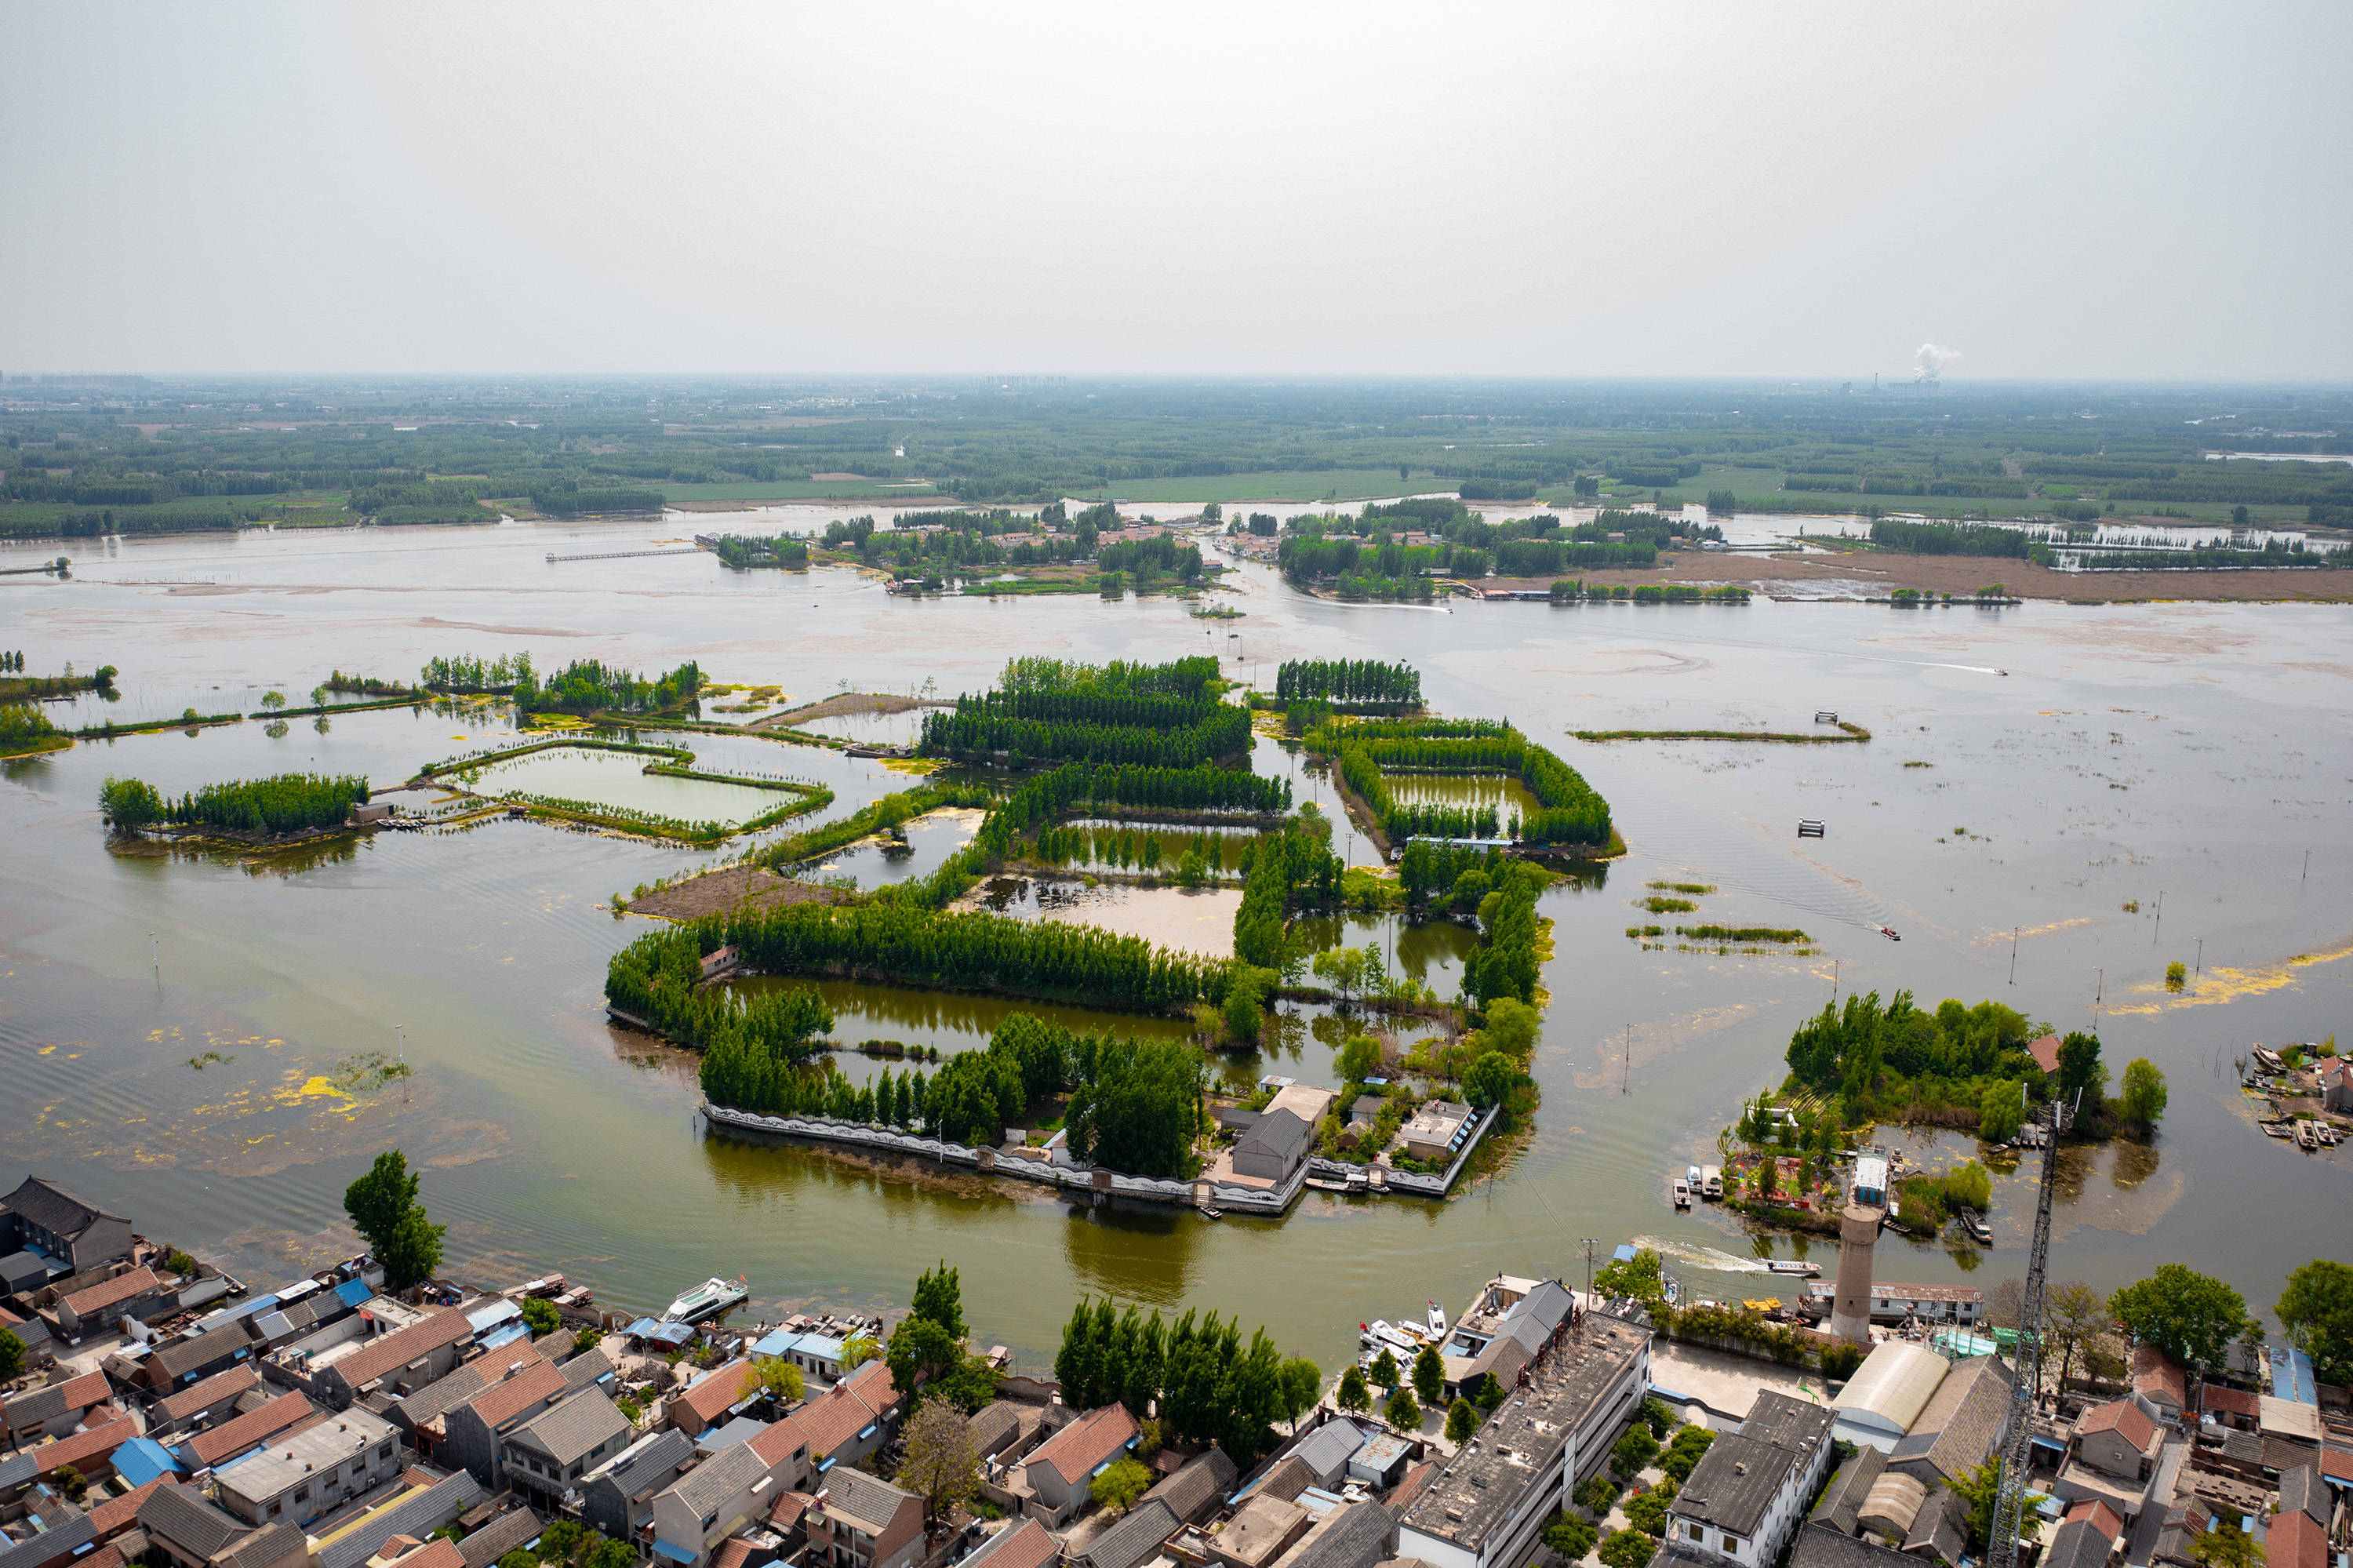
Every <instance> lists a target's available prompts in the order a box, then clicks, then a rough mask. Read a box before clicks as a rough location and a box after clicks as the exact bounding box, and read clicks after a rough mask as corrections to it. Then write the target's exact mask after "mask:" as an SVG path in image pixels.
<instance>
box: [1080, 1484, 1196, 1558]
mask: <svg viewBox="0 0 2353 1568" xmlns="http://www.w3.org/2000/svg"><path fill="white" fill-rule="evenodd" d="M1181 1522H1182V1521H1180V1520H1178V1519H1177V1517H1176V1515H1175V1514H1174V1513H1172V1512H1170V1511H1169V1509H1168V1505H1167V1504H1166V1503H1164V1502H1162V1501H1161V1500H1160V1499H1157V1498H1152V1497H1147V1498H1145V1499H1144V1500H1143V1501H1142V1502H1139V1503H1137V1504H1136V1505H1135V1506H1134V1508H1132V1509H1130V1510H1127V1517H1126V1518H1124V1519H1123V1520H1120V1521H1119V1522H1118V1523H1117V1524H1114V1525H1113V1526H1112V1527H1111V1528H1110V1529H1109V1530H1106V1531H1103V1532H1101V1533H1100V1534H1098V1535H1097V1536H1095V1538H1094V1539H1093V1540H1092V1541H1090V1542H1087V1549H1086V1551H1084V1552H1082V1553H1080V1554H1079V1557H1078V1559H1077V1561H1078V1562H1079V1563H1083V1564H1085V1565H1086V1568H1138V1565H1139V1564H1141V1563H1149V1562H1151V1561H1152V1559H1153V1558H1154V1557H1155V1556H1156V1555H1157V1554H1158V1553H1159V1551H1160V1548H1161V1547H1162V1546H1163V1545H1165V1544H1166V1542H1167V1540H1168V1538H1169V1537H1170V1536H1172V1535H1174V1534H1176V1530H1177V1527H1178V1525H1179V1524H1180V1523H1181Z"/></svg>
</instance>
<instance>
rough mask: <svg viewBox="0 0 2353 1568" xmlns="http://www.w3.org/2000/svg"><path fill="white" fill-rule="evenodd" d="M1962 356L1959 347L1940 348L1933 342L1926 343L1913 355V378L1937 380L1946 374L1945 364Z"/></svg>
mask: <svg viewBox="0 0 2353 1568" xmlns="http://www.w3.org/2000/svg"><path fill="white" fill-rule="evenodd" d="M1960 356H1961V351H1960V350H1959V349H1957V348H1939V347H1938V346H1937V345H1936V344H1933V343H1924V344H1921V345H1920V347H1919V351H1918V352H1917V353H1915V354H1914V355H1913V356H1912V379H1913V380H1915V381H1935V380H1936V379H1938V378H1939V377H1941V376H1943V375H1944V374H1945V366H1947V365H1950V364H1951V363H1952V362H1953V361H1955V360H1957V359H1958V358H1960Z"/></svg>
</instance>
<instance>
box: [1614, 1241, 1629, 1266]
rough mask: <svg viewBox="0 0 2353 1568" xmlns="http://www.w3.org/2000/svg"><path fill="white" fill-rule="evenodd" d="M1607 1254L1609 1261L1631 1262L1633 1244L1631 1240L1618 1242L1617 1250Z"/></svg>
mask: <svg viewBox="0 0 2353 1568" xmlns="http://www.w3.org/2000/svg"><path fill="white" fill-rule="evenodd" d="M1609 1256H1610V1259H1611V1261H1613V1262H1616V1263H1631V1262H1633V1261H1634V1244H1633V1243H1632V1242H1620V1243H1619V1244H1618V1250H1617V1251H1616V1252H1613V1253H1611V1254H1610V1255H1609Z"/></svg>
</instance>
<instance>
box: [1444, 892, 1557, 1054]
mask: <svg viewBox="0 0 2353 1568" xmlns="http://www.w3.org/2000/svg"><path fill="white" fill-rule="evenodd" d="M1493 881H1494V886H1493V890H1492V891H1490V892H1488V893H1487V894H1485V895H1483V896H1482V897H1481V898H1480V900H1479V905H1478V910H1479V925H1480V927H1481V935H1482V937H1483V938H1484V940H1482V942H1481V944H1480V945H1479V946H1478V947H1476V948H1472V950H1471V952H1470V954H1469V956H1467V957H1466V958H1465V959H1463V960H1462V993H1463V994H1464V995H1465V996H1468V997H1470V998H1471V999H1472V1001H1474V1002H1476V1003H1478V1004H1480V1005H1481V1006H1489V1005H1491V1004H1493V1002H1495V1001H1499V1000H1502V999H1506V998H1508V999H1510V1000H1513V1001H1519V1002H1523V1003H1533V1002H1534V1001H1535V995H1536V979H1537V975H1538V973H1539V971H1540V970H1541V969H1542V968H1543V965H1542V962H1541V960H1540V959H1539V958H1538V957H1537V953H1536V938H1537V936H1538V934H1539V933H1538V929H1537V926H1536V891H1537V889H1538V887H1539V886H1540V885H1541V883H1540V881H1539V878H1538V874H1537V873H1536V871H1535V868H1534V867H1533V866H1530V865H1529V864H1527V863H1525V861H1513V862H1511V863H1508V864H1506V865H1504V867H1503V868H1502V869H1501V870H1499V871H1498V872H1496V873H1495V874H1494V878H1493ZM1523 1065H1525V1064H1523Z"/></svg>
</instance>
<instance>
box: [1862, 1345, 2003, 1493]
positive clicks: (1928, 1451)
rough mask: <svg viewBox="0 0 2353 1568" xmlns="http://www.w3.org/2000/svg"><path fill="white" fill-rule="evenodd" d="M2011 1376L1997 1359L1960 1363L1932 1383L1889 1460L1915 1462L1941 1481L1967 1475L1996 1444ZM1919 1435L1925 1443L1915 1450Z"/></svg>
mask: <svg viewBox="0 0 2353 1568" xmlns="http://www.w3.org/2000/svg"><path fill="white" fill-rule="evenodd" d="M2012 1377H2013V1374H2012V1373H2011V1372H2010V1367H2009V1365H2008V1364H2007V1363H2005V1362H2004V1361H2002V1359H2001V1358H2000V1356H1978V1357H1974V1358H1972V1359H1970V1360H1968V1361H1963V1362H1962V1363H1961V1364H1960V1365H1958V1366H1957V1367H1955V1368H1954V1369H1953V1370H1952V1371H1951V1372H1949V1373H1947V1375H1946V1377H1945V1381H1944V1382H1943V1383H1938V1384H1937V1385H1936V1393H1934V1394H1932V1395H1930V1396H1929V1399H1928V1404H1927V1405H1926V1408H1925V1409H1923V1410H1922V1411H1921V1412H1920V1416H1919V1419H1918V1420H1916V1421H1915V1422H1913V1424H1912V1431H1911V1433H1910V1435H1909V1436H1907V1437H1906V1438H1905V1440H1904V1442H1902V1443H1900V1444H1898V1445H1897V1446H1896V1451H1895V1453H1894V1455H1893V1456H1892V1457H1893V1458H1894V1460H1896V1461H1898V1462H1901V1461H1903V1460H1906V1459H1914V1458H1917V1459H1921V1460H1923V1461H1925V1463H1926V1466H1927V1467H1929V1468H1931V1469H1933V1470H1935V1471H1936V1474H1937V1475H1939V1476H1941V1477H1943V1478H1944V1479H1945V1480H1946V1481H1947V1483H1950V1482H1953V1481H1956V1480H1958V1479H1960V1478H1963V1477H1965V1476H1967V1475H1968V1473H1969V1472H1970V1471H1972V1470H1974V1469H1976V1468H1977V1467H1978V1466H1979V1465H1981V1464H1983V1463H1984V1462H1985V1459H1986V1456H1988V1455H1989V1454H1991V1453H1992V1452H1993V1447H1994V1445H1995V1444H1996V1443H1998V1442H2000V1440H2001V1428H2002V1424H2003V1422H2004V1420H2005V1419H2006V1418H2007V1416H2008V1415H2009V1413H2010V1384H2011V1382H2012ZM1924 1437H1925V1438H1927V1439H1929V1441H1928V1443H1927V1444H1926V1447H1925V1449H1922V1448H1918V1447H1915V1445H1917V1444H1918V1442H1919V1440H1920V1439H1921V1438H1924ZM1922 1479H1926V1477H1923V1478H1922Z"/></svg>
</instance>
